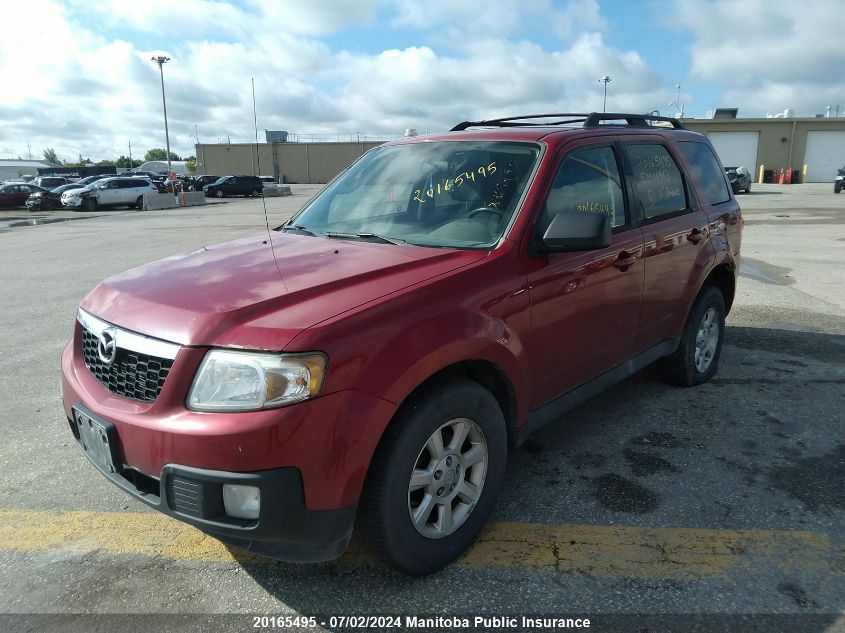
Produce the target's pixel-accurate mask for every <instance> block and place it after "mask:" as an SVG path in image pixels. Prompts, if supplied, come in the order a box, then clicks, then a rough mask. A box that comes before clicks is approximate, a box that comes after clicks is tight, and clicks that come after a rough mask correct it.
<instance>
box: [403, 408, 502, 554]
mask: <svg viewBox="0 0 845 633" xmlns="http://www.w3.org/2000/svg"><path fill="white" fill-rule="evenodd" d="M487 465H488V456H487V440H486V438H485V437H484V432H483V431H482V430H481V427H479V426H478V424H476V423H475V422H473V421H472V420H469V419H467V418H456V419H454V420H449V421H448V422H446V423H445V424H443V425H442V426H441V427H440V428H438V429H437V430H436V431H435V432H434V433H432V434H431V436H430V437H429V438H428V440H427V441H426V443H425V445H424V446H423V447H422V449H421V450H420V452H419V455H418V456H417V460H416V462H415V464H414V467H413V469H412V471H411V474H410V480H409V482H408V513H409V515H410V517H411V522H412V523H413V525H414V527H415V528H416V530H417V532H419V533H420V534H422V535H423V536H425V537H426V538H430V539H439V538H443V537H445V536H449V535H450V534H452V533H453V532H455V530H457V529H458V528H460V527H461V526H462V525H463V524H464V523H465V522H466V520H467V518H468V517H469V515H470V513H471V512H472V511H473V509H474V508H475V505H476V503H477V502H478V499H479V498H480V496H481V492H482V489H483V488H484V480H485V477H486V475H487Z"/></svg>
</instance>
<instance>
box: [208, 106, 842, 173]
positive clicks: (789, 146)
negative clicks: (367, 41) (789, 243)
mask: <svg viewBox="0 0 845 633" xmlns="http://www.w3.org/2000/svg"><path fill="white" fill-rule="evenodd" d="M683 123H684V125H685V126H686V127H687V128H688V129H690V130H692V131H694V132H699V133H701V134H704V135H706V136H707V137H708V138H709V139H710V141H711V142H712V143H713V146H714V147H715V148H716V151H717V152H718V154H719V157H720V158H721V160H722V164H724V165H726V166H737V167H738V166H743V167H746V168H747V169H748V170H749V171H750V172H752V173H753V174H754V176H755V180H757V181H760V178H761V176H762V177H763V180H764V181H770V180H771V177H772V173H773V172H777V171H778V170H790V169H791V170H793V171H794V172H795V176H796V177H797V178H798V180H795V182H833V178H834V176H835V175H836V170H837V169H839V168H841V167H843V165H845V117H839V118H766V119H735V118H731V119H684V120H683ZM380 144H381V143H380V142H373V141H370V142H349V143H343V142H339V143H333V142H332V143H296V142H294V143H292V142H268V143H258V144H255V143H220V144H211V145H197V146H196V150H197V163H198V165H197V169H198V173H201V174H217V175H219V176H229V175H257V176H273V177H274V178H276V179H277V180H279V181H280V182H281V181H284V182H289V183H325V182H328V181H329V180H331V179H332V178H333V177H334V176H335V175H336V174H338V173H339V172H340V171H341V170H343V169H344V168H345V167H346V166H347V165H348V164H349V163H351V162H352V161H353V160H355V159H356V158H358V157H359V156H360V155H361V154H363V153H364V152H366V151H368V150H369V149H370V148H372V147H376V146H378V145H380Z"/></svg>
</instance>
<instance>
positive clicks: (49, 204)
mask: <svg viewBox="0 0 845 633" xmlns="http://www.w3.org/2000/svg"><path fill="white" fill-rule="evenodd" d="M78 188H79V187H77V185H76V183H70V184H67V185H59V186H58V187H55V188H53V189H50V190H46V189H45V190H43V191H36V192H34V193H31V194H30V195H29V197H28V198H27V199H26V208H27V209H29V210H30V211H47V210H49V209H58V208H60V207H61V206H62V194H63V193H64V192H65V191H70V190H72V189H78Z"/></svg>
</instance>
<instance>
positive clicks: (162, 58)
mask: <svg viewBox="0 0 845 633" xmlns="http://www.w3.org/2000/svg"><path fill="white" fill-rule="evenodd" d="M150 59H151V60H152V61H154V62H155V63H156V64H158V72H159V74H160V75H161V105H162V108H163V109H164V139H165V141H166V143H167V148H166V150H165V151H166V152H167V180H170V174H171V173H173V172H172V171H171V169H170V132H169V131H168V130H167V100H166V99H165V97H164V65H165V64H166V63H167V62H169V61H170V58H169V57H165V56H164V55H159V56H158V57H152V58H150ZM171 184H172V183H171ZM173 194H174V195H176V187H175V186H173Z"/></svg>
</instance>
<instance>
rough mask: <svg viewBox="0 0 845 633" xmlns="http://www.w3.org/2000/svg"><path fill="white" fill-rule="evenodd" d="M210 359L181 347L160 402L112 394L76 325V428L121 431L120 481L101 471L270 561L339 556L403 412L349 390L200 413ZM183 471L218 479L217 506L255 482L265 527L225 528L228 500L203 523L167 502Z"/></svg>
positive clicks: (67, 356) (69, 375)
mask: <svg viewBox="0 0 845 633" xmlns="http://www.w3.org/2000/svg"><path fill="white" fill-rule="evenodd" d="M205 353H206V350H205V349H204V348H192V347H183V348H181V349H180V351H179V352H178V354H177V355H176V359H175V360H174V362H173V367H172V368H171V370H170V373H169V375H168V377H167V378H166V380H165V382H164V385H163V387H162V389H161V392H160V393H159V395H158V397H157V398H156V400H155V401H154V402H139V401H134V400H129V399H126V398H121V397H118V396H115V395H114V394H112V393H110V392H109V391H108V390H107V389H106V388H105V387H104V386H103V385H102V384H101V383H100V382H99V381H98V380H97V379H96V378H95V377H94V376H93V375H92V374H91V372H90V371H89V370H88V368H87V367H86V366H85V363H84V360H83V358H82V354H81V325H80V324H79V323H78V322H77V323H76V324H75V330H74V337H73V339H72V341H71V342H70V343H68V345H67V346H66V347H65V349H64V351H63V352H62V358H61V367H62V397H63V400H64V408H65V413H66V416H67V418H68V420H73V419H75V410H79V411H84V412H86V413H87V414H89V415H91V417H93V418H95V419H100V420H104V421H106V422H108V423H110V424H111V425H113V426H114V432H115V436H116V438H115V442H114V445H115V449H114V452H115V454H114V457H115V459H114V464H115V465H116V466H117V469H116V470H117V471H118V472H115V473H109V472H106V471H103V469H102V468H100V470H101V472H103V474H105V475H106V477H108V478H109V479H110V480H111V481H112V482H113V483H115V484H116V485H118V486H119V487H121V488H122V489H123V490H125V491H126V492H128V493H129V494H131V495H133V496H134V497H136V498H138V499H139V500H141V501H143V502H144V503H147V504H148V505H150V506H152V507H154V508H156V509H158V510H160V511H162V512H164V513H166V514H170V515H171V516H174V517H175V518H178V519H180V520H183V521H186V522H188V523H191V524H193V525H196V526H197V527H199V528H200V529H202V530H203V531H205V532H207V533H208V534H211V535H213V536H215V537H217V538H219V539H221V540H223V541H227V542H231V543H233V544H237V545H239V546H240V547H243V548H245V549H248V550H251V551H254V552H257V553H262V554H264V555H268V556H274V557H276V558H281V559H283V560H290V561H306V560H310V561H316V560H327V559H329V558H333V557H336V556H337V555H339V554H340V553H341V552H342V551H343V549H344V548H345V546H346V543H347V542H348V538H349V534H350V533H351V529H352V521H353V517H354V513H355V507H356V504H357V501H358V498H359V496H360V492H361V488H362V486H363V482H364V478H365V477H366V473H367V469H368V467H369V463H370V460H371V459H372V455H373V452H374V451H375V448H376V446H377V444H378V441H379V439H380V438H381V434H382V432H383V430H384V428H385V427H386V426H387V424H388V422H389V420H390V419H391V417H392V416H393V414H394V412H395V405H394V404H392V403H390V402H388V401H386V400H383V399H380V398H377V397H375V396H371V395H369V394H365V393H362V392H359V391H354V390H345V391H338V392H334V393H329V394H324V395H322V396H320V397H319V398H315V399H313V400H308V401H305V402H301V403H298V404H296V405H293V406H289V407H283V408H280V409H271V410H264V411H253V412H242V413H204V412H197V411H190V410H188V409H187V408H186V407H185V399H186V397H187V393H188V390H189V389H190V386H191V383H192V381H193V377H194V375H195V374H196V370H197V368H198V367H199V365H200V363H201V362H202V359H203V358H204V356H205ZM174 473H182V474H183V475H184V474H185V473H188V474H190V477H191V478H193V479H194V480H201V481H206V480H207V481H211V482H213V485H212V484H208V485H210V486H212V488H213V489H214V490H216V491H218V492H214V493H213V495H215V497H214V498H215V499H218V500H219V490H220V489H221V488H222V485H223V483H226V482H227V481H229V480H241V479H243V478H247V479H254V480H255V481H258V482H260V483H259V484H252V483H249V484H246V485H258V486H259V487H260V488H262V495H261V499H262V506H261V515H260V517H259V520H258V523H257V524H256V525H246V526H245V525H239V524H238V521H236V522H235V524H232V523H228V522H225V521H224V522H221V521H220V520H219V516H218V514H219V513H218V512H217V510H214V508H217V509H218V510H219V503H217V502H215V504H216V505H215V504H212V506H211V507H212V510H210V511H208V512H205V513H202V514H199V515H196V514H193V515H192V514H186V513H185V512H183V511H180V510H179V509H178V507H174V506H173V504H172V503H171V502H170V501H169V500H168V491H169V487H170V486H171V485H172V478H173V477H174V476H176V475H174ZM239 483H240V482H239ZM265 488H266V492H265ZM203 489H204V488H203ZM208 494H212V493H208ZM276 499H278V503H276V502H275V500H276ZM265 503H266V504H267V506H266V507H265ZM177 506H178V504H177ZM274 508H275V509H274ZM282 524H284V525H282Z"/></svg>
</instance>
